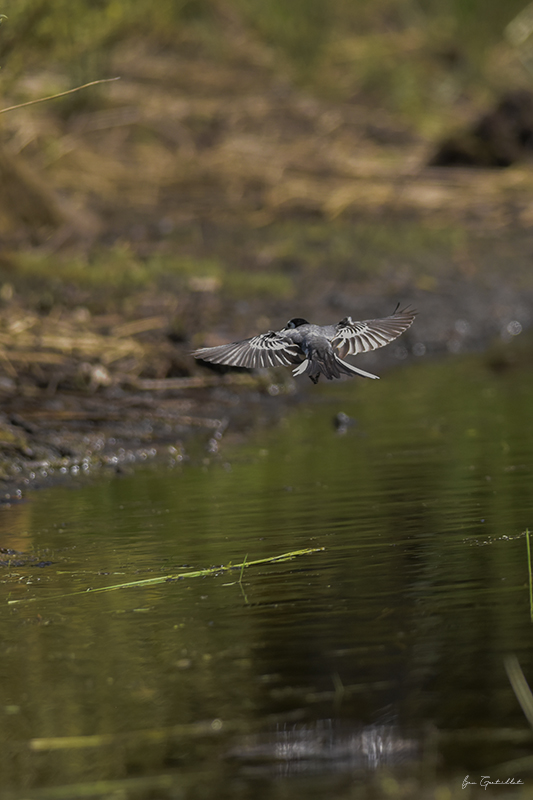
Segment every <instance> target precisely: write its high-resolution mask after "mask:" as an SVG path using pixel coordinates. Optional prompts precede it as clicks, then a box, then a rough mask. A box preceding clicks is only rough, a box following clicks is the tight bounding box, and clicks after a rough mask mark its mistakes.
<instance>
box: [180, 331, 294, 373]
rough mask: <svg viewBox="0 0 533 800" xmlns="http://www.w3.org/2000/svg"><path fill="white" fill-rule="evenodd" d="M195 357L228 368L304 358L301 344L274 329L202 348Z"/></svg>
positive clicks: (281, 363)
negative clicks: (216, 345) (291, 340)
mask: <svg viewBox="0 0 533 800" xmlns="http://www.w3.org/2000/svg"><path fill="white" fill-rule="evenodd" d="M193 356H194V357H195V358H201V359H202V360H203V361H211V362H212V363H213V364H226V365H227V366H229V367H247V368H248V369H257V368H259V367H288V366H289V365H290V364H298V363H299V362H300V361H301V360H302V353H301V351H300V348H299V347H298V345H295V344H293V343H292V342H290V341H287V339H285V338H284V337H283V336H280V334H279V333H276V332H275V331H269V332H268V333H261V334H259V336H253V337H252V338H251V339H244V340H243V341H242V342H231V344H221V345H219V346H218V347H201V348H200V349H199V350H195V351H194V353H193Z"/></svg>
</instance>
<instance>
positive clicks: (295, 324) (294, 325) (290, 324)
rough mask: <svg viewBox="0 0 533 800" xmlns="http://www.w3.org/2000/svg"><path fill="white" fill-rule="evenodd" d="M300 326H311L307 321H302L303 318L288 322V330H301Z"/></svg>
mask: <svg viewBox="0 0 533 800" xmlns="http://www.w3.org/2000/svg"><path fill="white" fill-rule="evenodd" d="M300 325H309V323H308V321H307V320H306V319H302V318H301V317H295V318H294V319H290V320H289V321H288V322H287V325H286V326H285V327H286V328H299V327H300Z"/></svg>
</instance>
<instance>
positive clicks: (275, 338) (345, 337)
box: [193, 307, 416, 383]
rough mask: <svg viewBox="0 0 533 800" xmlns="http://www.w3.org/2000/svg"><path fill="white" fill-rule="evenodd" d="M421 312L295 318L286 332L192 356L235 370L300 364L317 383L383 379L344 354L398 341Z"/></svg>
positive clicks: (203, 349)
mask: <svg viewBox="0 0 533 800" xmlns="http://www.w3.org/2000/svg"><path fill="white" fill-rule="evenodd" d="M415 316H416V311H414V310H413V309H410V308H408V307H407V308H404V309H403V310H401V311H398V307H396V310H395V311H394V313H393V314H391V316H390V317H384V318H383V319H367V320H364V321H363V322H354V321H353V319H352V318H351V317H345V318H344V319H341V321H340V322H338V323H337V324H336V325H324V326H321V325H313V324H312V323H310V322H308V321H307V320H306V319H302V318H301V317H295V318H294V319H291V320H289V322H287V325H286V326H285V327H284V328H283V330H281V331H268V333H260V334H259V335H258V336H252V338H251V339H244V340H243V341H241V342H231V343H230V344H222V345H219V346H218V347H201V348H200V349H199V350H195V351H194V353H193V356H194V357H195V358H199V359H201V360H202V361H210V362H211V363H212V364H226V365H227V366H230V367H247V368H248V369H256V368H259V367H288V366H291V365H293V364H295V365H296V367H295V369H294V370H293V373H292V374H293V375H309V377H310V378H311V380H312V381H313V383H318V379H319V378H320V376H321V375H324V376H325V377H326V378H327V379H328V381H330V380H332V379H333V378H340V376H341V374H344V375H361V376H362V377H363V378H378V377H379V376H378V375H373V374H372V373H371V372H365V371H364V370H362V369H359V367H354V366H353V365H352V364H349V363H348V362H347V361H344V360H343V359H344V357H345V356H349V355H357V354H358V353H367V352H368V351H369V350H377V348H378V347H384V346H385V345H387V344H389V343H390V342H392V341H394V339H396V338H397V337H398V336H400V335H401V334H402V333H403V332H404V331H406V330H407V328H408V327H409V326H410V325H412V323H413V320H414V318H415Z"/></svg>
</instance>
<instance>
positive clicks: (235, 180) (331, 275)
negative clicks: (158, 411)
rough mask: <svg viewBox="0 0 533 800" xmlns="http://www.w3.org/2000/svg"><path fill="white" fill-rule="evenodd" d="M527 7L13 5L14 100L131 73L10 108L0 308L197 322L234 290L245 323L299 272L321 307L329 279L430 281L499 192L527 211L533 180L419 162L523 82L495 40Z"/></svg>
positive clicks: (398, 284) (5, 32) (190, 1)
mask: <svg viewBox="0 0 533 800" xmlns="http://www.w3.org/2000/svg"><path fill="white" fill-rule="evenodd" d="M524 5H525V3H524V0H506V2H502V0H374V2H371V3H370V2H368V1H367V0H328V2H327V3H326V2H324V0H293V2H290V3H287V2H285V0H269V2H268V3H265V2H262V0H160V2H158V3H157V4H154V3H152V2H149V1H148V0H53V2H52V0H3V2H2V3H1V4H0V11H1V12H2V13H3V14H5V16H6V19H4V20H3V22H2V25H1V26H0V67H1V71H0V79H1V81H2V87H3V103H2V105H3V107H4V108H5V107H8V106H11V105H13V104H17V103H24V102H27V101H29V100H33V99H37V98H39V97H44V96H46V95H49V94H53V93H55V92H61V91H65V90H67V89H69V88H72V87H74V86H76V85H80V84H83V83H85V82H89V81H94V80H97V79H102V78H110V77H115V76H120V81H117V82H115V83H107V84H101V85H99V86H96V87H92V88H90V89H86V90H83V91H80V92H77V93H75V94H70V95H67V96H65V97H62V98H58V99H56V100H52V101H49V102H46V103H43V104H40V105H35V106H29V107H26V108H21V109H19V110H15V111H11V112H9V113H6V114H4V115H2V116H1V117H0V122H1V128H0V237H1V239H0V284H2V285H1V286H0V303H2V304H4V305H5V304H10V305H12V304H13V302H15V301H19V302H22V303H26V304H30V305H32V306H33V307H34V308H37V310H38V311H39V312H40V313H41V312H42V313H49V312H50V310H51V309H52V308H54V307H57V305H58V304H63V306H64V307H77V306H80V305H82V306H84V307H86V308H87V309H89V311H90V313H91V314H94V313H103V312H104V311H107V310H109V308H110V307H112V308H113V309H115V310H119V311H120V313H125V314H141V315H142V314H143V313H154V312H155V313H159V311H160V310H161V309H163V310H164V312H165V313H168V314H169V315H170V317H172V318H173V319H174V322H173V323H172V325H173V326H174V328H175V329H176V330H180V331H182V332H185V331H187V330H190V329H191V328H195V329H196V330H198V329H202V328H203V329H204V330H205V329H207V327H208V326H210V325H211V326H212V325H213V324H214V323H217V322H220V320H221V319H223V313H224V309H227V303H228V302H231V303H232V306H231V309H232V311H231V313H232V326H231V327H232V331H234V332H240V329H241V328H242V330H243V331H244V330H245V329H247V327H248V324H249V323H248V322H247V321H246V313H247V310H249V308H250V304H252V306H253V302H254V300H257V302H258V303H259V304H260V306H261V308H262V311H263V315H264V317H265V321H266V322H268V321H269V319H270V317H271V316H272V315H275V316H277V315H278V314H283V313H285V312H284V309H285V306H284V304H285V303H287V304H289V303H290V301H291V298H293V297H294V295H295V293H296V292H297V291H298V293H299V294H300V296H301V291H302V278H304V277H305V276H313V281H314V283H315V284H316V287H317V288H315V296H314V297H313V293H312V291H311V290H309V293H308V296H306V295H305V292H304V301H305V303H306V304H307V305H312V304H313V303H316V302H317V297H319V296H322V294H323V287H321V286H320V285H319V284H320V281H319V276H320V274H321V270H323V269H326V270H327V277H328V280H330V281H331V280H332V279H333V280H334V281H337V282H338V283H339V285H342V286H346V285H347V284H348V283H349V282H350V281H352V282H357V283H358V285H359V286H361V285H362V286H363V287H364V286H365V285H370V283H371V281H372V279H375V278H379V280H380V281H381V290H382V292H383V293H384V294H387V292H389V291H390V293H391V294H397V292H398V290H399V288H400V289H401V288H402V286H405V285H407V283H409V282H411V283H413V282H414V284H415V285H418V286H419V287H422V288H424V287H425V288H426V289H428V288H429V289H431V288H434V281H435V277H434V273H436V272H438V271H439V270H441V269H445V267H444V265H445V264H450V263H455V264H456V265H457V264H459V263H461V264H464V263H465V262H466V261H468V260H469V259H468V254H467V252H466V248H467V243H466V238H465V232H464V230H465V224H469V222H471V221H472V220H474V222H475V221H479V215H480V214H484V215H485V219H486V218H487V216H488V218H489V225H490V226H494V220H495V219H496V218H498V224H503V223H502V220H501V219H500V217H499V215H500V214H501V206H502V203H501V199H502V196H505V199H506V202H507V203H508V201H509V193H510V192H512V193H513V195H512V200H513V202H514V204H515V207H514V208H515V212H516V217H517V219H518V220H519V221H522V222H528V220H529V218H530V216H531V209H530V202H529V197H530V193H531V188H532V181H531V179H530V178H529V176H528V173H525V172H524V173H521V174H520V176H519V178H516V177H515V178H514V179H513V180H512V181H510V180H509V178H508V177H505V178H502V177H499V176H495V177H494V178H493V179H491V181H490V182H489V183H487V181H485V182H484V183H480V182H479V181H477V182H476V181H475V180H472V179H471V178H465V177H464V176H463V177H461V176H460V177H458V178H457V179H456V180H455V182H454V183H453V185H452V184H450V182H449V181H448V182H447V181H446V180H443V179H442V178H439V177H435V174H431V175H428V173H427V170H426V171H425V165H426V164H427V163H428V159H430V157H431V153H432V150H433V149H434V148H435V146H436V143H437V141H438V140H439V137H442V136H445V135H446V134H447V133H449V132H450V131H453V130H454V129H456V128H457V127H458V126H461V125H467V124H470V123H471V122H472V121H473V120H475V119H476V117H477V116H478V115H479V114H480V113H482V112H483V111H484V110H486V109H487V108H490V107H491V106H492V105H493V104H494V103H496V102H497V99H498V97H500V95H501V94H502V93H504V92H506V91H509V90H511V89H520V88H522V89H524V88H525V89H529V88H530V84H531V78H530V76H529V74H528V73H527V71H526V70H525V69H524V68H523V66H522V64H521V63H520V60H519V58H518V57H517V53H516V52H515V50H514V49H513V47H512V46H511V45H510V44H509V43H508V41H507V40H506V39H505V35H504V30H505V26H506V25H507V24H508V23H509V22H510V21H511V20H512V19H513V18H514V17H515V16H516V14H518V13H519V12H520V11H522V9H523V8H524ZM506 207H508V206H506ZM487 209H489V211H488V212H487ZM513 213H514V212H513ZM420 220H422V221H423V224H422V225H421V224H420ZM384 222H386V224H384ZM304 283H305V281H304ZM305 291H307V289H306V290H305ZM143 292H144V294H143V300H142V303H141V301H140V300H139V302H137V301H132V299H131V298H132V297H137V298H139V297H140V293H143ZM146 292H148V293H150V292H151V293H152V294H151V295H150V297H149V299H147V295H146ZM154 293H159V301H156V300H155V299H154ZM179 293H181V298H182V299H181V300H180V301H179V302H178V300H174V301H172V302H173V304H172V302H171V301H170V299H169V298H170V297H171V295H172V296H175V295H176V294H179ZM192 295H196V296H198V297H201V302H200V301H194V299H193V300H191V299H190V297H191V296H192ZM185 296H187V299H186V300H184V299H183V298H184V297H185ZM143 303H144V305H143ZM158 303H159V305H158ZM269 304H270V305H269ZM239 320H242V321H241V322H239ZM180 335H181V334H180Z"/></svg>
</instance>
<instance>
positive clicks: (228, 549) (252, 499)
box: [0, 359, 533, 798]
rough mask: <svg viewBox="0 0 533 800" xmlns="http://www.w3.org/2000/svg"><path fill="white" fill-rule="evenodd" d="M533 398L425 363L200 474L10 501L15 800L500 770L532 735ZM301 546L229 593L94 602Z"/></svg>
mask: <svg viewBox="0 0 533 800" xmlns="http://www.w3.org/2000/svg"><path fill="white" fill-rule="evenodd" d="M532 394H533V371H532V370H516V371H513V370H509V371H508V372H505V373H501V374H495V373H492V372H490V371H489V370H487V369H486V368H485V367H484V365H483V364H482V363H481V362H480V361H477V360H475V359H454V360H451V361H450V362H447V363H440V364H430V365H427V366H425V365H424V366H422V365H421V364H418V365H413V366H411V367H408V368H406V369H403V370H398V371H396V372H394V373H390V374H388V375H387V376H385V378H384V379H383V380H382V381H380V382H377V381H375V382H374V381H369V382H363V381H347V382H345V383H339V384H338V385H334V384H328V385H325V386H323V387H317V390H314V391H313V392H312V393H309V394H308V395H307V396H306V399H305V401H303V402H302V403H301V404H300V405H299V406H298V408H297V409H296V410H295V411H293V412H291V413H290V414H289V415H288V416H287V417H286V418H285V420H284V421H283V423H282V424H281V425H280V426H278V427H276V428H275V429H273V430H271V431H263V432H261V433H258V434H256V435H254V437H253V438H252V439H251V440H250V441H248V442H247V443H246V444H244V445H243V444H240V445H238V444H235V443H232V442H231V438H230V439H229V440H228V441H227V442H223V443H222V446H221V448H220V451H219V453H218V454H217V455H216V456H209V457H207V455H206V459H205V461H203V460H201V459H200V460H199V461H197V462H195V463H189V464H182V465H180V466H177V467H175V468H174V469H169V470H167V469H161V470H146V471H140V472H137V473H136V474H135V475H133V476H130V477H122V478H117V479H115V480H112V481H107V482H102V483H100V482H97V483H95V484H92V485H89V486H87V487H85V488H83V489H81V490H72V489H69V488H65V487H57V488H54V489H50V490H46V491H42V492H38V493H34V494H33V495H31V496H30V497H29V499H28V500H27V501H26V502H24V503H21V504H19V505H15V506H12V507H11V508H3V509H1V510H0V517H1V522H2V526H1V530H2V535H1V541H0V545H1V546H2V547H3V548H7V549H10V550H13V551H17V553H16V554H11V555H9V554H4V555H3V556H2V558H3V559H4V561H6V562H9V561H11V563H10V564H7V565H4V566H3V567H1V568H0V569H1V570H2V573H1V577H2V581H3V584H2V587H3V594H4V601H5V604H4V613H3V614H2V617H1V620H0V676H1V680H0V715H1V716H2V725H1V728H0V730H1V733H0V736H1V738H2V744H1V748H0V770H1V775H2V778H1V781H2V784H3V787H2V788H3V789H4V791H5V792H6V796H12V797H16V798H19V797H20V798H21V797H26V796H28V797H29V796H34V795H35V796H43V797H44V796H46V797H59V796H60V795H59V794H58V793H57V792H58V787H67V789H64V790H63V792H64V793H63V795H61V796H69V797H71V796H72V797H74V796H81V794H82V793H84V796H99V797H100V796H115V795H113V792H114V791H121V792H122V794H121V796H127V797H129V796H135V797H137V796H139V797H154V796H156V797H164V798H166V797H196V796H202V797H209V798H210V797H213V798H215V797H217V798H218V797H226V796H227V797H244V798H247V797H252V796H257V795H258V796H260V797H285V796H291V797H300V796H301V797H302V798H303V797H315V796H316V797H325V796H327V797H337V796H338V797H344V796H346V797H351V796H352V795H350V791H351V790H350V786H352V781H361V780H363V779H364V776H367V777H368V775H369V774H372V773H373V772H374V771H375V770H376V769H381V770H382V769H386V770H387V773H391V772H392V773H393V774H395V775H398V776H400V777H402V778H413V779H415V778H416V780H418V781H422V782H423V781H424V780H430V781H431V780H439V776H442V775H448V776H449V775H451V776H455V777H457V778H459V779H460V778H462V777H464V775H465V774H467V773H469V774H470V776H471V780H474V781H479V778H480V776H481V775H482V774H487V772H486V771H487V770H489V771H492V773H493V774H494V776H495V777H498V776H499V773H498V769H500V765H501V764H502V763H503V762H506V761H509V760H510V759H513V758H516V757H518V756H522V755H524V754H527V753H528V752H530V750H531V744H532V741H531V737H530V735H529V732H528V728H527V723H526V722H525V719H524V717H523V715H522V712H521V710H520V707H519V705H518V703H517V701H516V698H515V696H514V694H513V692H512V689H511V688H510V685H509V681H508V679H507V675H506V672H505V669H504V658H505V657H506V656H507V655H509V654H514V655H516V656H517V658H518V660H519V662H520V664H521V666H522V669H523V670H524V672H525V674H526V676H528V675H529V676H531V675H532V674H533V648H532V645H531V642H532V639H531V634H532V627H531V621H530V609H529V595H528V570H527V557H526V540H525V537H524V534H523V532H524V530H525V529H526V528H527V527H528V526H531V523H532V519H533V493H532V491H531V489H532V485H533V483H532V472H533V414H532V412H531V397H532ZM339 412H343V413H344V414H347V415H348V416H349V417H350V418H351V420H353V424H351V425H349V426H348V427H347V428H346V430H345V431H344V433H343V432H342V429H341V430H340V431H339V430H338V429H337V428H336V427H335V425H334V417H335V415H336V414H338V413H339ZM303 548H323V549H321V550H319V551H318V552H315V553H313V554H310V555H306V556H301V557H299V558H297V559H295V560H293V561H290V562H284V563H273V564H268V565H266V566H258V567H250V568H248V569H247V570H245V571H244V573H243V575H242V581H240V582H239V576H240V572H239V571H237V572H233V573H224V574H220V575H218V576H210V577H206V578H190V579H183V580H179V581H173V582H165V583H162V584H158V585H154V586H144V587H140V588H128V589H121V590H115V591H110V592H105V593H96V594H93V593H86V592H85V590H86V589H88V588H96V587H101V586H106V585H115V584H119V583H126V582H131V581H135V580H141V579H143V578H149V577H155V576H163V575H175V574H177V573H183V572H187V571H188V569H189V568H190V569H198V568H202V567H210V566H213V565H219V564H229V563H230V562H231V563H240V562H242V561H243V559H244V558H247V559H248V560H253V559H260V558H269V557H274V556H276V555H279V554H282V553H286V552H288V551H294V550H300V549H303ZM20 552H22V553H24V554H25V556H20V555H18V553H20ZM28 554H29V555H30V556H31V558H27V556H28ZM50 562H51V563H50ZM76 591H81V594H71V593H73V592H76ZM8 599H11V600H13V599H15V600H24V601H26V600H30V602H19V603H15V604H9V605H8V604H7V600H8ZM428 731H431V732H432V733H431V735H430V734H429V733H428ZM429 740H431V746H430V747H429V746H428V741H429ZM429 751H431V752H429ZM483 770H485V772H483ZM428 774H429V778H428ZM501 774H502V775H503V774H504V770H503V768H502V770H501ZM511 774H513V775H516V776H517V777H519V774H518V773H517V772H516V771H515V772H512V773H511ZM311 775H312V777H310V776H311ZM341 777H342V781H341ZM506 777H507V775H506ZM522 779H523V780H524V781H525V784H526V786H527V783H528V775H527V773H526V774H524V775H522ZM339 781H340V782H339ZM532 781H533V776H531V777H530V778H529V783H530V785H531V782H532ZM115 782H116V783H115ZM518 791H519V790H518V789H517V790H516V792H518ZM65 792H66V794H65ZM516 792H515V795H513V796H519V795H518V794H517V793H516ZM32 793H34V795H33V794H32ZM35 793H36V794H35Z"/></svg>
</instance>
